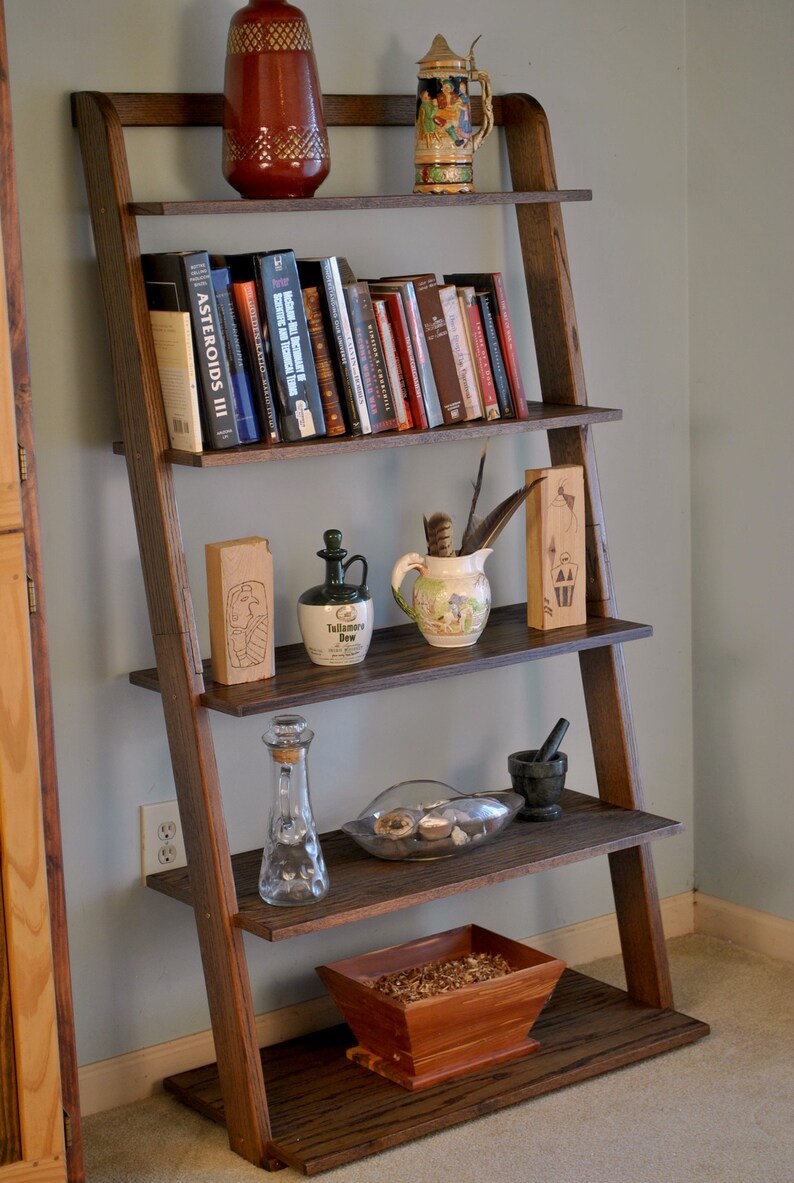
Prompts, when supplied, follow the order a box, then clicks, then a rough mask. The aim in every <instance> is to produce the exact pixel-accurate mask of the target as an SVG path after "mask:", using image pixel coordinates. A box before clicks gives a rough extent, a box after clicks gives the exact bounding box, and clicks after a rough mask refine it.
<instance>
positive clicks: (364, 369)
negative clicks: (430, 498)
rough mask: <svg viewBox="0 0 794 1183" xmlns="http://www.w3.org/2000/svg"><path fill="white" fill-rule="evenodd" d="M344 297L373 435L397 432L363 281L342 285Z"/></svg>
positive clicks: (376, 333) (370, 301)
mask: <svg viewBox="0 0 794 1183" xmlns="http://www.w3.org/2000/svg"><path fill="white" fill-rule="evenodd" d="M345 297H346V299H347V306H348V310H349V312H350V324H351V327H352V329H353V335H354V337H355V341H356V353H357V355H358V363H359V366H360V367H361V379H362V381H363V383H364V393H365V394H366V396H367V409H368V411H369V421H370V424H371V426H372V431H373V433H378V432H382V431H396V430H397V427H398V422H397V414H396V411H395V408H394V397H393V395H392V390H391V383H390V382H389V375H388V372H387V370H386V360H385V358H384V356H383V348H382V346H381V343H380V337H379V335H378V326H377V322H376V320H375V311H374V309H373V307H372V298H371V296H370V291H369V286H368V284H367V282H366V280H363V279H361V280H357V281H356V282H355V283H347V284H345Z"/></svg>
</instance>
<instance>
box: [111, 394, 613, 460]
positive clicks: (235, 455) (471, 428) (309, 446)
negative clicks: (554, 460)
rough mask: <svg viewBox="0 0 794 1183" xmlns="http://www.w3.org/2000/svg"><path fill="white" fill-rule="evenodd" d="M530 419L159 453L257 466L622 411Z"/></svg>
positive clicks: (536, 410)
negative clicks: (204, 450)
mask: <svg viewBox="0 0 794 1183" xmlns="http://www.w3.org/2000/svg"><path fill="white" fill-rule="evenodd" d="M528 409H529V418H528V419H521V420H519V421H516V422H500V421H499V420H497V421H495V422H485V421H482V422H474V423H455V424H449V425H444V426H440V427H434V428H432V430H429V431H415V430H411V431H392V432H388V431H387V432H382V433H381V434H380V435H374V436H371V435H368V436H363V437H360V436H359V437H352V436H344V437H343V438H341V439H329V438H327V437H324V438H320V439H316V440H307V441H305V442H297V443H281V444H275V445H271V446H262V445H260V444H244V445H242V446H241V447H238V448H224V449H222V450H221V451H218V452H198V453H196V452H180V451H178V450H177V449H175V448H167V449H166V451H165V452H164V457H165V459H166V460H168V461H169V462H170V463H171V464H181V465H184V466H186V467H188V468H219V467H224V466H225V465H229V464H258V463H260V462H261V461H263V460H305V459H307V458H309V457H312V456H332V455H337V454H344V453H345V452H347V453H350V452H351V451H358V452H370V451H374V450H378V449H380V448H403V447H406V446H407V447H411V446H412V445H414V444H437V443H460V442H461V441H462V440H466V439H480V438H483V437H485V436H492V435H513V434H515V433H520V432H526V431H552V430H556V429H557V428H563V427H589V426H590V424H592V423H614V422H616V421H618V420H620V419H622V418H623V412H622V411H620V410H617V409H615V408H614V407H576V406H561V405H554V404H553V403H535V402H531V403H529V404H528ZM113 451H114V452H115V453H116V455H118V456H123V455H124V452H125V449H124V443H123V441H121V440H117V441H116V442H115V443H114V445H113Z"/></svg>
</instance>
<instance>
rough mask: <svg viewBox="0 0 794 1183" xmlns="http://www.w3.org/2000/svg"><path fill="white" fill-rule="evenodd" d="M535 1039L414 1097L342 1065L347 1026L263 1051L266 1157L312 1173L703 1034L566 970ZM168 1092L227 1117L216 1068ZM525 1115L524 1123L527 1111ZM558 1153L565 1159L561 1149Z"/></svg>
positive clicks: (215, 1116)
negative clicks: (503, 1059) (269, 1126)
mask: <svg viewBox="0 0 794 1183" xmlns="http://www.w3.org/2000/svg"><path fill="white" fill-rule="evenodd" d="M532 1034H533V1036H534V1037H536V1038H537V1039H538V1040H539V1041H540V1048H539V1050H538V1051H537V1052H534V1053H533V1054H532V1055H528V1056H525V1057H524V1058H523V1059H520V1060H514V1061H513V1062H512V1063H507V1064H500V1065H499V1066H498V1067H497V1068H496V1069H494V1070H492V1071H489V1070H488V1069H483V1070H481V1071H478V1072H474V1073H472V1074H471V1075H466V1076H462V1077H460V1078H458V1079H457V1080H453V1081H449V1082H447V1083H445V1084H439V1085H436V1086H435V1087H434V1088H431V1089H428V1090H426V1091H425V1092H414V1093H411V1092H407V1091H406V1090H404V1089H402V1088H400V1087H399V1085H396V1084H392V1083H391V1082H390V1081H387V1080H384V1079H382V1078H381V1077H379V1076H376V1075H375V1074H374V1073H372V1072H368V1071H367V1070H365V1069H364V1068H360V1067H358V1066H357V1065H355V1064H351V1063H350V1061H349V1060H347V1059H346V1056H345V1050H346V1048H348V1047H350V1046H352V1045H353V1044H354V1043H355V1038H354V1037H353V1035H352V1032H350V1030H349V1029H348V1028H347V1027H345V1026H340V1027H332V1028H330V1029H327V1030H325V1031H320V1032H316V1033H314V1034H313V1035H310V1036H306V1037H304V1038H301V1039H296V1040H291V1041H290V1042H288V1043H283V1044H278V1045H276V1046H275V1047H269V1048H264V1049H263V1051H262V1060H263V1065H264V1072H265V1076H266V1078H267V1082H268V1094H269V1096H270V1098H271V1114H272V1123H273V1136H272V1143H271V1150H272V1152H273V1154H274V1155H275V1156H276V1157H277V1158H278V1159H280V1160H281V1161H282V1162H284V1163H286V1164H288V1165H289V1166H292V1167H295V1168H296V1169H297V1170H300V1171H303V1172H304V1173H305V1174H307V1175H314V1174H317V1173H319V1172H320V1171H327V1170H330V1169H331V1168H333V1167H336V1166H341V1165H342V1164H343V1163H346V1162H351V1161H352V1160H354V1159H358V1158H363V1157H365V1156H366V1155H369V1154H374V1153H376V1152H377V1151H379V1150H385V1149H387V1148H388V1147H390V1146H399V1145H400V1144H401V1143H403V1142H406V1141H409V1140H410V1139H412V1138H418V1137H421V1136H423V1135H425V1134H431V1133H435V1132H436V1131H437V1130H442V1129H447V1128H449V1127H450V1126H454V1125H457V1124H459V1123H461V1122H464V1121H470V1120H471V1119H472V1118H474V1117H481V1116H482V1115H483V1114H486V1113H492V1112H494V1111H495V1110H497V1109H501V1108H504V1107H505V1106H507V1105H514V1104H516V1103H518V1102H521V1101H528V1100H530V1099H531V1098H533V1097H537V1096H541V1095H543V1094H544V1093H549V1092H552V1091H554V1090H555V1089H558V1088H562V1087H564V1086H566V1085H569V1084H574V1083H577V1082H578V1081H582V1080H587V1079H589V1078H590V1077H592V1076H597V1075H599V1074H600V1073H603V1072H608V1071H612V1070H614V1069H616V1068H622V1067H624V1066H625V1065H627V1064H633V1063H636V1062H637V1061H639V1060H644V1059H647V1058H648V1057H650V1056H655V1055H659V1054H661V1053H662V1052H666V1051H670V1050H671V1049H673V1048H676V1047H682V1046H683V1045H685V1044H688V1043H693V1042H694V1041H695V1040H697V1039H701V1038H702V1037H703V1036H704V1035H707V1034H708V1027H707V1025H706V1024H705V1023H701V1022H699V1021H698V1020H696V1019H692V1018H690V1017H689V1016H687V1015H683V1014H679V1013H677V1012H676V1011H673V1010H668V1009H661V1010H659V1009H655V1008H653V1007H649V1006H647V1005H644V1004H642V1003H637V1002H634V1001H632V1000H631V999H630V998H628V997H627V995H626V994H625V993H624V992H623V991H622V990H617V989H615V988H614V987H613V986H607V985H605V984H603V983H602V982H597V981H595V980H594V979H592V978H588V977H585V976H584V975H583V974H578V973H575V972H573V971H572V970H566V971H565V973H564V974H563V976H562V978H561V979H560V982H559V985H558V986H557V988H556V990H555V991H554V994H553V995H552V997H551V1000H550V1001H549V1003H548V1004H547V1006H546V1007H545V1009H544V1010H543V1011H542V1012H541V1014H540V1017H539V1018H538V1020H537V1022H536V1023H535V1026H534V1027H533V1029H532ZM165 1087H166V1089H167V1090H168V1092H170V1093H173V1094H174V1095H175V1096H177V1097H179V1098H180V1099H181V1100H183V1101H185V1102H186V1103H187V1104H189V1105H191V1106H192V1107H193V1108H195V1109H197V1110H198V1111H199V1112H200V1113H202V1114H204V1116H205V1117H209V1118H211V1119H212V1120H214V1121H217V1122H221V1123H222V1122H223V1121H224V1116H225V1115H224V1106H223V1100H222V1097H221V1095H220V1091H219V1089H218V1083H217V1074H216V1072H215V1070H214V1065H208V1066H206V1067H204V1068H198V1069H195V1070H194V1071H192V1072H184V1073H180V1074H179V1075H177V1076H172V1077H169V1078H168V1079H167V1080H166V1081H165ZM526 1118H527V1121H528V1122H531V1120H532V1110H531V1109H528V1110H527V1113H526ZM559 1155H560V1159H561V1161H564V1158H565V1147H564V1141H563V1142H562V1143H561V1144H560V1148H559Z"/></svg>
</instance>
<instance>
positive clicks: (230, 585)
mask: <svg viewBox="0 0 794 1183" xmlns="http://www.w3.org/2000/svg"><path fill="white" fill-rule="evenodd" d="M204 553H205V559H206V565H207V598H208V602H209V617H210V647H211V652H212V675H213V678H214V679H215V681H216V682H220V683H222V684H223V685H224V686H236V685H238V684H239V683H241V682H257V681H259V679H260V678H272V677H273V675H274V673H275V660H274V648H273V556H272V555H271V553H270V546H269V545H268V541H267V539H266V538H256V537H252V538H236V539H232V540H230V541H228V542H209V543H207V545H206V546H205V548H204Z"/></svg>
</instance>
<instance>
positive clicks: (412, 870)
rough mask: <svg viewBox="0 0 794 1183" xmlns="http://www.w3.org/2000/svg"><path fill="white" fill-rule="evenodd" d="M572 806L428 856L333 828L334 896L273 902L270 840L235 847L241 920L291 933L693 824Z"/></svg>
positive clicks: (172, 888)
mask: <svg viewBox="0 0 794 1183" xmlns="http://www.w3.org/2000/svg"><path fill="white" fill-rule="evenodd" d="M562 806H563V815H562V817H561V818H559V819H558V820H557V821H554V822H545V823H534V822H523V821H516V822H513V823H512V824H511V825H510V826H508V827H507V829H506V830H505V831H504V832H503V833H502V834H500V835H499V836H498V838H496V839H494V841H493V842H492V843H491V844H490V845H488V846H485V847H483V848H482V849H481V850H471V851H467V852H466V854H465V855H463V856H461V857H460V858H448V859H433V860H430V861H427V862H425V861H422V860H417V861H414V862H397V861H395V862H392V861H387V860H385V859H376V858H374V857H373V856H372V855H369V854H367V853H366V852H365V851H363V850H362V849H361V847H360V846H358V845H357V844H356V843H355V842H354V841H353V839H352V838H349V837H348V836H347V835H346V834H344V833H342V832H341V831H340V830H335V831H333V832H331V833H328V834H323V835H322V836H321V844H322V848H323V854H324V856H325V861H326V865H327V866H328V874H329V877H330V880H331V890H330V892H329V893H328V895H327V896H326V898H325V899H324V900H321V901H320V902H319V903H316V904H307V905H305V906H303V907H301V908H273V907H270V906H269V905H267V904H265V903H263V901H262V900H261V899H260V897H259V892H258V890H257V883H258V879H259V866H260V863H261V860H262V851H261V849H259V850H251V851H247V852H246V853H244V854H239V855H235V856H233V858H232V864H233V867H234V879H235V889H236V892H237V900H238V908H239V911H238V914H237V916H236V918H235V920H236V923H237V924H239V926H240V927H241V928H244V929H246V931H248V932H251V933H254V934H255V935H256V936H260V937H264V938H265V939H266V940H270V941H280V940H286V939H287V938H289V937H296V936H302V935H304V934H305V933H309V932H316V931H318V930H319V929H325V928H334V927H336V926H337V925H340V924H348V923H350V922H351V921H354V920H362V919H365V918H366V917H369V916H378V915H381V914H383V913H386V912H394V911H397V910H398V909H400V908H407V907H411V906H413V905H414V904H422V903H428V902H429V901H431V900H434V899H441V898H443V897H444V896H450V895H457V894H458V893H460V892H463V891H473V890H474V889H475V888H478V887H485V886H487V885H489V884H491V883H502V882H504V881H505V880H507V879H515V878H518V877H521V876H524V875H531V874H534V873H535V872H537V871H547V870H549V869H550V868H552V867H561V866H565V865H567V864H568V863H574V862H579V861H581V860H582V859H587V858H593V857H594V856H595V855H599V854H608V853H610V852H611V851H616V850H623V849H626V848H628V847H632V846H636V845H637V844H638V843H644V842H649V841H652V840H653V839H656V838H666V837H669V836H670V835H672V834H678V833H680V831H681V830H682V828H683V827H682V825H681V823H680V822H676V821H671V820H670V819H669V818H665V817H656V816H655V815H654V814H650V813H643V812H641V811H638V810H629V809H619V808H616V807H615V806H613V805H608V804H607V803H605V802H603V801H600V800H599V799H598V798H597V797H589V796H587V795H586V794H584V793H577V792H575V791H573V790H571V789H566V791H565V792H564V794H563V797H562ZM146 882H147V885H148V886H149V887H152V888H154V889H155V890H156V891H161V892H163V894H165V895H170V896H171V897H172V898H173V899H177V900H180V901H181V902H182V903H185V904H190V903H191V902H192V895H191V890H190V874H189V871H188V870H187V868H184V867H179V868H176V869H175V870H170V871H163V872H160V873H159V874H157V875H150V876H149V877H148V879H147V881H146Z"/></svg>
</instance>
